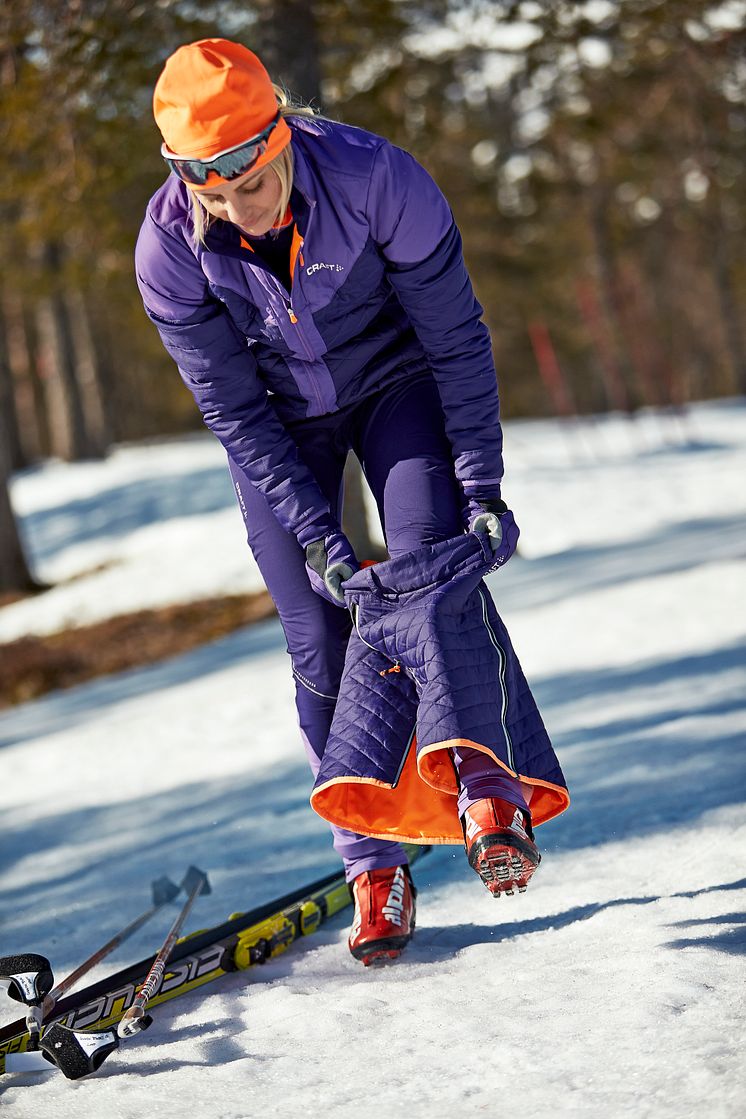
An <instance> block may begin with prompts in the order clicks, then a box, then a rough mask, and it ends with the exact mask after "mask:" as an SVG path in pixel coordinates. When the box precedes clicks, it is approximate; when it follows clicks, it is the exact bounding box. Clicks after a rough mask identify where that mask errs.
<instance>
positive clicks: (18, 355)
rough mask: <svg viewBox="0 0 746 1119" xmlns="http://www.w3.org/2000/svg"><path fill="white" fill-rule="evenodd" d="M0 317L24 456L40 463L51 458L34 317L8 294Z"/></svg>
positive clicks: (25, 460) (5, 295)
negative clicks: (33, 331) (43, 459)
mask: <svg viewBox="0 0 746 1119" xmlns="http://www.w3.org/2000/svg"><path fill="white" fill-rule="evenodd" d="M0 313H1V314H2V321H3V323H4V324H5V339H6V343H7V347H8V364H9V366H10V373H11V377H12V379H13V385H14V387H15V402H16V409H17V412H18V435H19V439H20V442H21V453H22V456H23V461H24V462H26V463H30V462H37V461H38V460H39V459H40V458H44V457H45V456H46V455H48V454H49V435H48V432H47V427H46V416H45V408H44V389H43V386H42V383H41V378H40V376H39V370H38V368H37V366H36V353H35V345H34V340H33V338H32V337H31V315H30V314H29V312H28V310H27V308H26V307H25V306H24V304H23V302H22V300H21V299H20V297H19V296H17V295H16V294H15V293H13V292H8V291H6V292H5V293H4V295H3V303H2V309H1V311H0Z"/></svg>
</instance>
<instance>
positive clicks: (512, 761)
mask: <svg viewBox="0 0 746 1119" xmlns="http://www.w3.org/2000/svg"><path fill="white" fill-rule="evenodd" d="M478 592H479V597H480V598H481V600H482V619H483V621H484V624H485V626H486V628H487V632H488V634H489V635H490V641H491V642H492V644H493V645H494V646H495V648H496V649H497V655H498V659H499V661H500V672H499V680H500V693H501V695H502V708H501V711H500V725H501V726H502V728H503V734H504V735H505V745H506V747H507V752H508V762H509V763H510V768H511V769H512V770H513V772H515V758H514V757H513V743H512V741H511V738H510V734H509V733H508V725H507V723H506V721H505V718H506V715H507V710H508V692H507V689H506V687H505V664H506V657H505V651H504V650H503V648H502V646H501V644H500V642H499V641H498V640H497V637H496V636H495V631H494V630H493V628H492V626H491V625H490V620H489V618H488V616H487V601H486V599H485V597H484V591H483V590H482V588H481V587H479V588H478Z"/></svg>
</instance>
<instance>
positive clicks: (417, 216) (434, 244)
mask: <svg viewBox="0 0 746 1119" xmlns="http://www.w3.org/2000/svg"><path fill="white" fill-rule="evenodd" d="M367 216H368V221H369V222H370V228H371V233H372V236H373V238H374V240H375V241H376V244H377V245H378V248H379V251H380V252H381V254H382V256H383V258H384V260H385V261H386V263H387V270H388V273H389V278H390V280H391V284H392V285H393V287H394V290H395V291H396V294H397V296H398V298H399V301H400V303H401V304H402V306H403V308H404V310H405V311H406V313H407V315H408V317H409V319H410V322H411V323H412V326H413V327H414V329H415V332H416V333H417V336H418V338H419V340H420V342H421V343H422V346H423V348H424V350H425V353H426V354H427V356H428V360H429V362H430V366H431V368H432V371H433V374H434V376H435V379H436V383H437V385H438V391H439V393H440V398H441V401H442V404H443V410H444V413H445V423H446V432H447V434H448V438H449V440H450V442H451V446H452V448H453V455H454V459H455V465H456V476H457V477H458V479H459V481H460V483H461V485H462V487H463V489H464V492H465V493H466V495H467V497H470V496H471V497H477V496H495V495H499V488H500V481H501V479H502V474H503V464H502V431H501V428H500V419H499V402H498V395H497V378H496V374H495V366H494V362H493V359H492V347H491V344H490V336H489V331H488V330H487V327H486V326H485V325H484V323H483V322H482V321H481V316H482V308H481V307H480V305H479V303H478V302H477V300H476V297H475V295H474V291H473V289H472V286H471V281H470V279H469V275H468V273H467V271H466V266H465V264H464V258H463V253H462V248H461V237H460V234H459V231H458V229H457V228H456V224H455V222H454V220H453V214H452V213H451V211H450V209H449V206H448V203H447V202H446V200H445V198H444V197H443V195H442V193H441V192H440V190H439V189H438V187H437V186H436V184H435V183H434V182H433V180H432V179H431V177H430V176H429V175H428V173H427V172H426V171H425V170H424V168H423V167H421V166H420V165H419V164H418V163H417V161H416V160H415V159H413V157H412V156H411V155H409V154H408V153H407V152H405V151H403V150H402V149H401V148H396V147H394V146H393V145H392V144H389V143H384V144H383V145H382V146H381V147H380V148H379V150H378V152H377V154H376V159H375V163H374V166H373V173H372V176H371V183H370V190H369V194H368V202H367Z"/></svg>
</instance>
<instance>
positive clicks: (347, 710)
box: [311, 532, 569, 843]
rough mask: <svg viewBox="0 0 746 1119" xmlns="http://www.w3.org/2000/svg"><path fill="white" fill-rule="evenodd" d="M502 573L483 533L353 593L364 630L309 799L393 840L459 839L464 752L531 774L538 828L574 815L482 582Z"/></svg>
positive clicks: (338, 820) (403, 563) (387, 566)
mask: <svg viewBox="0 0 746 1119" xmlns="http://www.w3.org/2000/svg"><path fill="white" fill-rule="evenodd" d="M493 568H494V559H493V557H492V552H491V549H490V545H489V541H488V539H487V537H486V536H483V535H482V534H480V533H473V532H472V533H468V534H467V535H464V536H458V537H454V538H453V539H450V540H445V541H442V542H440V543H438V544H434V545H429V546H425V547H422V548H419V549H417V550H416V551H414V552H410V553H408V554H407V555H403V556H399V557H398V558H396V559H394V560H389V561H387V562H386V563H381V564H376V565H375V566H373V567H368V568H366V569H365V570H363V571H360V572H358V573H357V574H356V575H354V576H353V577H352V578H351V579H350V580H348V581H347V582H346V583H345V584H344V589H345V598H346V600H347V604H348V606H349V607H350V610H351V613H352V616H353V619H354V622H355V627H354V630H353V634H352V637H351V638H350V643H349V646H348V650H347V658H346V661H345V668H344V673H343V676H342V684H341V687H340V692H339V698H338V700H337V705H336V708H335V713H334V719H333V722H332V727H331V733H330V735H329V738H328V740H327V744H326V748H325V751H324V756H323V759H322V762H321V769H320V771H319V774H318V777H317V780H316V784H315V786H314V791H313V794H312V798H311V803H312V804H313V807H314V808H315V809H316V811H317V812H318V813H319V814H320V815H321V816H324V817H325V818H326V819H327V820H330V821H331V822H332V823H334V824H338V825H340V826H342V827H346V828H350V829H352V830H353V831H357V832H362V833H363V834H369V835H376V836H380V837H382V838H392V837H396V838H399V839H406V840H409V841H411V842H415V843H417V842H420V843H453V842H455V843H460V842H462V840H463V836H462V832H461V825H460V822H459V818H458V813H457V810H456V794H457V791H458V790H457V784H456V778H455V772H454V767H453V762H452V760H451V753H450V748H453V747H456V746H464V745H466V746H470V747H473V748H476V749H478V750H482V751H483V752H484V753H486V754H489V755H490V756H491V757H492V758H493V759H494V760H495V761H496V762H497V763H498V765H499V766H500V767H501V768H502V769H503V770H505V771H506V772H507V773H509V774H511V775H512V776H518V777H520V779H521V781H522V782H523V784H524V790H525V791H526V792H527V793H528V795H529V797H530V808H531V815H532V819H533V823H534V824H541V823H542V822H543V821H545V820H548V819H550V818H551V817H552V816H556V815H558V813H560V812H562V811H563V810H564V809H565V808H566V807H567V805H568V804H569V796H568V793H567V786H566V783H565V779H564V777H563V775H562V770H561V769H560V766H559V762H558V760H557V757H556V755H555V753H554V750H553V748H552V744H551V742H550V740H549V736H548V735H547V732H546V729H545V727H544V724H543V722H542V719H541V716H540V714H539V712H538V709H537V707H536V703H535V701H534V698H533V695H532V694H531V689H530V688H529V685H528V683H527V681H526V678H525V676H524V675H523V672H522V670H521V666H520V664H519V662H518V658H517V656H516V654H515V652H514V650H513V646H512V644H511V641H510V638H509V636H508V633H507V631H506V629H505V626H504V625H503V623H502V621H501V620H500V617H499V615H498V613H497V611H496V609H495V606H494V603H493V602H492V598H491V596H490V594H489V591H488V590H487V588H486V587H485V585H484V583H483V581H482V579H483V576H484V575H486V574H487V573H488V572H489V571H490V570H492V569H493ZM415 743H416V745H415Z"/></svg>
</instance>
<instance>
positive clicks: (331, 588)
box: [306, 532, 360, 607]
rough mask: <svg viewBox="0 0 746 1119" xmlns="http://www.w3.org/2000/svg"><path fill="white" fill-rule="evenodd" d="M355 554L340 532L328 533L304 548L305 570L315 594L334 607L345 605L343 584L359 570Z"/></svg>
mask: <svg viewBox="0 0 746 1119" xmlns="http://www.w3.org/2000/svg"><path fill="white" fill-rule="evenodd" d="M359 567H360V564H359V563H358V562H357V558H356V556H355V553H354V552H353V550H352V545H351V544H350V542H349V540H348V539H347V537H346V536H345V535H344V533H343V532H330V533H329V534H328V535H327V536H325V537H323V538H322V539H321V540H314V541H312V542H311V543H310V544H307V545H306V571H307V573H308V578H309V580H310V582H311V586H312V587H313V589H314V590H315V591H316V594H318V595H321V597H322V598H325V599H326V600H327V602H331V603H332V604H333V605H334V606H342V607H343V606H344V605H345V596H344V590H343V589H342V584H343V583H344V582H345V581H346V580H347V579H349V578H351V576H352V575H354V574H355V572H356V571H357V570H358V569H359Z"/></svg>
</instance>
